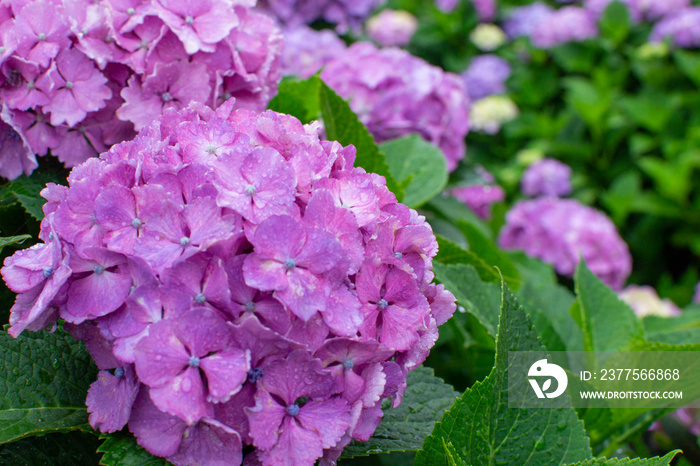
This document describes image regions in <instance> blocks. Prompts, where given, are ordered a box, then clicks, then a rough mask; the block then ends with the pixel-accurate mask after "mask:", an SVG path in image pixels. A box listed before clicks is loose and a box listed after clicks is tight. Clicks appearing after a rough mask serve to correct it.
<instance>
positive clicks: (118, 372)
mask: <svg viewBox="0 0 700 466" xmlns="http://www.w3.org/2000/svg"><path fill="white" fill-rule="evenodd" d="M114 376H115V377H116V378H118V379H121V378H122V377H124V369H122V368H121V367H117V368H116V369H114Z"/></svg>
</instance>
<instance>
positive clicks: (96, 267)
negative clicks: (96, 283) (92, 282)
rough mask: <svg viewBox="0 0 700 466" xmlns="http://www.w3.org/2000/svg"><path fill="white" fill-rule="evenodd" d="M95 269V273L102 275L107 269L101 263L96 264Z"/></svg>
mask: <svg viewBox="0 0 700 466" xmlns="http://www.w3.org/2000/svg"><path fill="white" fill-rule="evenodd" d="M93 271H94V272H95V275H102V273H103V272H104V271H105V269H104V267H102V266H101V265H96V266H95V268H94V269H93Z"/></svg>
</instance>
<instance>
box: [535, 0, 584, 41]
mask: <svg viewBox="0 0 700 466" xmlns="http://www.w3.org/2000/svg"><path fill="white" fill-rule="evenodd" d="M597 36H598V26H596V22H595V16H594V15H593V14H592V13H591V12H590V11H587V10H584V9H583V8H579V7H576V6H565V7H564V8H561V9H559V10H556V11H554V12H552V14H550V15H549V16H547V17H546V18H545V19H544V20H543V21H541V22H540V23H539V24H538V25H537V27H536V28H535V29H534V31H533V32H532V35H531V36H530V39H531V40H532V44H533V45H534V46H535V47H539V48H543V49H546V48H550V47H554V46H556V45H560V44H565V43H567V42H580V41H583V40H586V39H590V38H593V37H597Z"/></svg>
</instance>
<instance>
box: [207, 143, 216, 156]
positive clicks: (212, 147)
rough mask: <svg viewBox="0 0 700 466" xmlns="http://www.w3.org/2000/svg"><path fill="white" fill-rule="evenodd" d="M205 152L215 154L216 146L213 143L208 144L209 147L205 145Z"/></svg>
mask: <svg viewBox="0 0 700 466" xmlns="http://www.w3.org/2000/svg"><path fill="white" fill-rule="evenodd" d="M207 152H209V153H210V154H216V146H215V145H214V144H209V147H207Z"/></svg>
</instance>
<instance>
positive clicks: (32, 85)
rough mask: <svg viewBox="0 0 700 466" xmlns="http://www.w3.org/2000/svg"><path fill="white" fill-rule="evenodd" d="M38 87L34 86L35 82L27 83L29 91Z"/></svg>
mask: <svg viewBox="0 0 700 466" xmlns="http://www.w3.org/2000/svg"><path fill="white" fill-rule="evenodd" d="M35 87H36V86H35V85H34V81H29V82H28V83H27V89H34V88H35Z"/></svg>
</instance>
